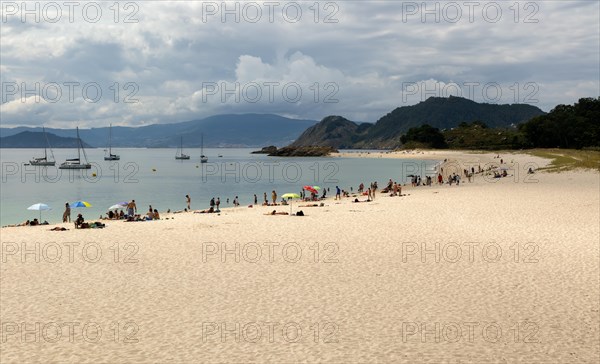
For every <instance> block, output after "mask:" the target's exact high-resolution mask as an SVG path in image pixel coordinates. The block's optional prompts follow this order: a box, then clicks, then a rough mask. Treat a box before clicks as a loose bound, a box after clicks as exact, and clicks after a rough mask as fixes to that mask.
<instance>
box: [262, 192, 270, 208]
mask: <svg viewBox="0 0 600 364" xmlns="http://www.w3.org/2000/svg"><path fill="white" fill-rule="evenodd" d="M263 197H264V198H265V205H268V204H269V200H267V193H266V192H263Z"/></svg>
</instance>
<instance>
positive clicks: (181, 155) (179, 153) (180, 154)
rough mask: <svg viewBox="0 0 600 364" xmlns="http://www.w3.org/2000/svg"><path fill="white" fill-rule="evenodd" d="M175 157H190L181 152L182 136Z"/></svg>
mask: <svg viewBox="0 0 600 364" xmlns="http://www.w3.org/2000/svg"><path fill="white" fill-rule="evenodd" d="M175 159H190V156H189V155H187V154H183V137H181V143H180V146H179V148H177V154H175Z"/></svg>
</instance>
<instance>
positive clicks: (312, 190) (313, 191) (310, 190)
mask: <svg viewBox="0 0 600 364" xmlns="http://www.w3.org/2000/svg"><path fill="white" fill-rule="evenodd" d="M303 189H305V190H307V191H308V192H312V193H314V194H315V195H316V194H317V193H318V192H317V190H316V189H315V188H314V187H313V186H304V187H303Z"/></svg>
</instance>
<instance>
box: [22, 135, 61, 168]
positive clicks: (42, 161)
mask: <svg viewBox="0 0 600 364" xmlns="http://www.w3.org/2000/svg"><path fill="white" fill-rule="evenodd" d="M42 129H43V130H44V136H45V137H46V147H44V156H43V157H41V158H35V157H34V158H33V159H32V160H30V161H29V164H30V165H32V166H54V165H55V164H56V160H55V159H54V152H53V151H52V147H51V146H50V141H49V140H48V134H46V128H45V127H42ZM46 148H50V154H52V160H48V151H47V150H46Z"/></svg>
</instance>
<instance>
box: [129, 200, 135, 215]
mask: <svg viewBox="0 0 600 364" xmlns="http://www.w3.org/2000/svg"><path fill="white" fill-rule="evenodd" d="M136 212H137V206H136V205H135V200H131V202H130V203H128V204H127V215H129V216H131V217H133V215H135V213H136Z"/></svg>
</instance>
